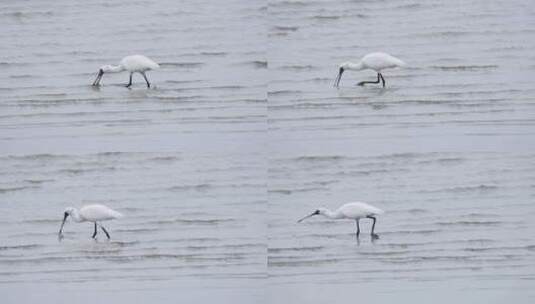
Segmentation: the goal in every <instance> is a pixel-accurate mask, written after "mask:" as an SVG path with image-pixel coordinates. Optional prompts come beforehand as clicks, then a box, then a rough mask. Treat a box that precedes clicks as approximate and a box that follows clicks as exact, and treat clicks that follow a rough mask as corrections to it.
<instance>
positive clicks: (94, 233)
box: [92, 222, 97, 238]
mask: <svg viewBox="0 0 535 304" xmlns="http://www.w3.org/2000/svg"><path fill="white" fill-rule="evenodd" d="M96 236H97V222H95V232H93V236H92V238H95V237H96Z"/></svg>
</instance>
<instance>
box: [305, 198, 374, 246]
mask: <svg viewBox="0 0 535 304" xmlns="http://www.w3.org/2000/svg"><path fill="white" fill-rule="evenodd" d="M383 213H384V211H383V210H381V209H379V208H377V207H374V206H372V205H370V204H366V203H362V202H352V203H347V204H344V205H342V206H340V207H339V208H338V209H336V210H335V211H331V210H329V209H327V208H318V209H317V210H315V211H314V212H312V213H311V214H309V215H307V216H305V217H303V218H302V219H300V220H298V221H297V222H298V223H300V222H302V221H303V220H305V219H307V218H309V217H312V216H314V215H323V216H325V217H327V218H330V219H351V220H355V222H356V224H357V237H358V236H359V234H360V226H359V220H360V219H361V218H369V219H372V220H373V225H372V230H371V236H372V237H373V238H379V236H378V235H377V234H375V233H374V230H375V222H376V218H375V216H377V215H380V214H383Z"/></svg>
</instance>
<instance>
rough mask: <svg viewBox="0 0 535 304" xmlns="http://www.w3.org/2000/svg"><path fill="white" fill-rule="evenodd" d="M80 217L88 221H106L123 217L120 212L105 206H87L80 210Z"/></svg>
mask: <svg viewBox="0 0 535 304" xmlns="http://www.w3.org/2000/svg"><path fill="white" fill-rule="evenodd" d="M80 216H82V217H83V218H84V219H86V220H88V221H105V220H111V219H114V218H119V217H121V216H122V214H120V213H119V212H117V211H115V210H113V209H111V208H109V207H107V206H104V205H99V204H95V205H87V206H84V207H82V208H81V209H80Z"/></svg>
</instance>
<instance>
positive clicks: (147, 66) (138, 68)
mask: <svg viewBox="0 0 535 304" xmlns="http://www.w3.org/2000/svg"><path fill="white" fill-rule="evenodd" d="M159 67H160V65H158V64H157V63H156V62H154V61H152V60H151V59H149V58H147V57H145V56H143V55H132V56H126V57H124V58H123V59H122V60H121V62H120V63H119V65H103V66H101V67H100V69H99V70H98V75H97V78H96V79H95V81H94V82H93V86H98V85H99V84H100V80H101V79H102V75H104V73H119V72H122V71H128V72H130V81H129V82H128V84H127V85H126V87H127V88H129V87H130V86H131V85H132V75H133V74H134V73H140V74H141V75H143V78H145V81H146V82H147V87H148V88H150V82H149V80H148V79H147V75H145V72H147V71H150V70H155V69H158V68H159Z"/></svg>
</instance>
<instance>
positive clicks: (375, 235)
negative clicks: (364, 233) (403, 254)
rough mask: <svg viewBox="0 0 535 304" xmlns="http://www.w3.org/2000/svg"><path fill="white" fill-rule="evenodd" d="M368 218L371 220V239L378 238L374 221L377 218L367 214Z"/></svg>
mask: <svg viewBox="0 0 535 304" xmlns="http://www.w3.org/2000/svg"><path fill="white" fill-rule="evenodd" d="M368 218H369V219H372V220H373V224H372V232H371V236H372V239H378V238H379V235H377V234H375V221H376V220H377V219H376V218H375V217H373V216H368Z"/></svg>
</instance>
